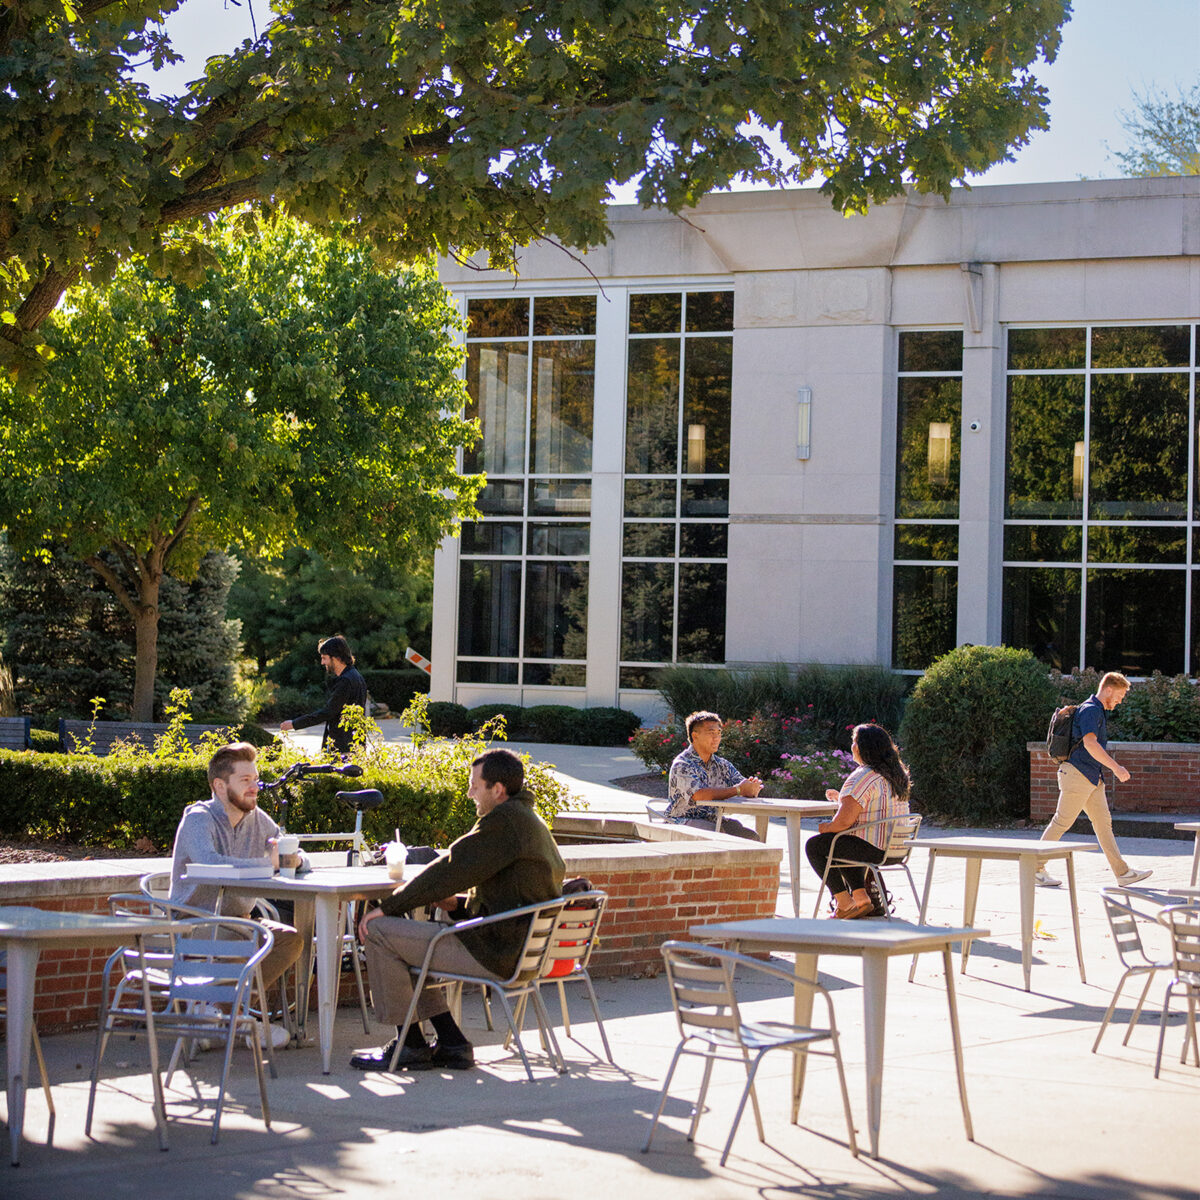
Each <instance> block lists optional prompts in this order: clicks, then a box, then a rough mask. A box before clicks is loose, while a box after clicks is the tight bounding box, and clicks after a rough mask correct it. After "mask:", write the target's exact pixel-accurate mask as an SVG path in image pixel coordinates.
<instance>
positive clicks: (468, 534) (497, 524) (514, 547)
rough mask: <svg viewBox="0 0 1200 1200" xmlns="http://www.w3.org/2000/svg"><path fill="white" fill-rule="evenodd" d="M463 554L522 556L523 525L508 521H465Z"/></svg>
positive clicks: (463, 527)
mask: <svg viewBox="0 0 1200 1200" xmlns="http://www.w3.org/2000/svg"><path fill="white" fill-rule="evenodd" d="M462 553H463V554H520V553H521V525H520V523H519V522H513V523H510V522H508V521H464V522H463V526H462Z"/></svg>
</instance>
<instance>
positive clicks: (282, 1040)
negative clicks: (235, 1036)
mask: <svg viewBox="0 0 1200 1200" xmlns="http://www.w3.org/2000/svg"><path fill="white" fill-rule="evenodd" d="M267 1038H270V1039H271V1049H272V1050H282V1049H283V1048H284V1046H286V1045H287V1044H288V1043H289V1042H290V1041H291V1040H292V1035H291V1034H290V1033H288V1031H287V1030H286V1029H284V1027H283V1026H282V1025H272V1024H271V1023H270V1022H268V1023H267V1025H266V1026H265V1027H264V1026H263V1025H262V1024H261V1023H260V1024H259V1026H258V1040H259V1043H260V1044H262V1045H265V1044H266V1040H267ZM246 1045H247V1046H249V1047H250V1049H251V1050H253V1049H254V1040H253V1039H252V1038H251V1037H250V1035H249V1034H246Z"/></svg>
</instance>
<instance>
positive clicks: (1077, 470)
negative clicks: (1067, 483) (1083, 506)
mask: <svg viewBox="0 0 1200 1200" xmlns="http://www.w3.org/2000/svg"><path fill="white" fill-rule="evenodd" d="M1071 497H1072V499H1075V500H1082V499H1083V443H1082V442H1076V443H1075V453H1074V454H1072V455H1071Z"/></svg>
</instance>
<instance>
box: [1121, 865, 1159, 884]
mask: <svg viewBox="0 0 1200 1200" xmlns="http://www.w3.org/2000/svg"><path fill="white" fill-rule="evenodd" d="M1153 874H1154V872H1153V871H1135V870H1134V869H1133V868H1132V867H1130V868H1129V870H1128V871H1126V872H1125V874H1124V875H1118V876H1117V882H1118V883H1119V884H1120V885H1121V886H1122V887H1133V885H1134V884H1135V883H1141V882H1142V880H1143V879H1149V878H1150V876H1151V875H1153Z"/></svg>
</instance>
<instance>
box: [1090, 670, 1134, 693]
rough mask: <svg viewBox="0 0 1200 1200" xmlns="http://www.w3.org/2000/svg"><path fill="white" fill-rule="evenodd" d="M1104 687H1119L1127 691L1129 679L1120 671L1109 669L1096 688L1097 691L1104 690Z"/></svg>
mask: <svg viewBox="0 0 1200 1200" xmlns="http://www.w3.org/2000/svg"><path fill="white" fill-rule="evenodd" d="M1105 688H1120V689H1121V691H1123V692H1127V691H1129V680H1128V679H1126V678H1125V676H1124V675H1122V674H1121V672H1120V671H1109V672H1108V673H1107V674H1106V675H1104V676H1103V677H1102V678H1101V680H1100V686H1099V687H1098V688H1096V691H1097V692H1102V691H1104V689H1105Z"/></svg>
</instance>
